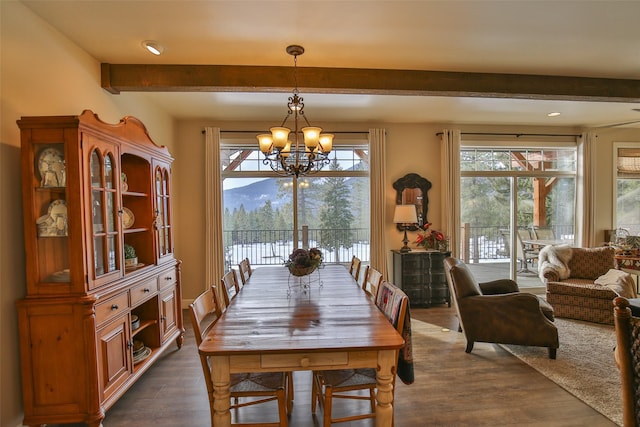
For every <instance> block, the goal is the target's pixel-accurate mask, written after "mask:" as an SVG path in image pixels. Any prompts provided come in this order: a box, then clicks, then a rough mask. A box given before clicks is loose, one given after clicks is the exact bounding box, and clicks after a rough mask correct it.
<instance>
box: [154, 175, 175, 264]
mask: <svg viewBox="0 0 640 427" xmlns="http://www.w3.org/2000/svg"><path fill="white" fill-rule="evenodd" d="M169 178H170V175H169V169H168V168H167V167H162V166H157V167H156V168H155V187H156V188H155V192H156V210H155V215H156V216H155V228H156V239H157V243H158V256H159V258H162V257H164V256H167V255H169V254H171V253H173V242H172V240H171V218H170V206H171V192H170V180H169Z"/></svg>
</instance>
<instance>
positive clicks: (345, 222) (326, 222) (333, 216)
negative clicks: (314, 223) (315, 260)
mask: <svg viewBox="0 0 640 427" xmlns="http://www.w3.org/2000/svg"><path fill="white" fill-rule="evenodd" d="M330 169H331V170H332V171H337V170H340V166H339V165H338V162H337V161H335V160H334V161H333V162H332V163H331V167H330ZM324 181H325V182H324V184H325V185H324V197H323V206H322V210H321V211H320V229H321V231H320V242H319V246H320V247H321V248H322V249H324V250H326V251H328V252H333V251H336V257H335V260H336V262H340V252H339V249H340V248H341V247H343V248H350V247H351V246H353V231H352V229H351V225H352V224H353V220H354V218H353V214H352V213H351V209H350V205H351V203H350V194H349V193H350V191H349V186H348V185H347V183H346V178H344V177H331V178H325V179H324Z"/></svg>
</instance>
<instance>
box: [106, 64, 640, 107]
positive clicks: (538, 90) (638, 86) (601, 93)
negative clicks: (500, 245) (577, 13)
mask: <svg viewBox="0 0 640 427" xmlns="http://www.w3.org/2000/svg"><path fill="white" fill-rule="evenodd" d="M101 68H102V70H101V71H102V75H101V84H102V87H103V88H104V89H105V90H107V91H108V92H110V93H113V94H118V93H120V92H290V91H291V89H292V87H293V83H294V80H293V69H292V67H275V66H274V67H272V66H242V65H237V66H236V65H153V64H108V63H103V64H101ZM298 82H299V83H302V84H299V89H300V91H301V92H304V93H332V94H335V93H337V94H365V95H408V96H412V95H413V96H455V97H485V98H520V99H538V100H545V99H548V100H572V101H606V102H640V80H631V79H607V78H593V77H569V76H543V75H531V74H492V73H467V72H449V71H419V70H387V69H365V68H317V67H298Z"/></svg>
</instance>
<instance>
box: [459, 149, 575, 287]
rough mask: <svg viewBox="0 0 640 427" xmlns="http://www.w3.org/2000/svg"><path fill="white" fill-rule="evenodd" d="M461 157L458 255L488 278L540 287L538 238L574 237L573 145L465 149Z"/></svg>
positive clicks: (550, 239) (559, 238)
mask: <svg viewBox="0 0 640 427" xmlns="http://www.w3.org/2000/svg"><path fill="white" fill-rule="evenodd" d="M460 158H461V178H460V188H461V192H460V220H461V221H460V222H461V224H462V233H461V236H462V238H461V246H460V247H461V258H463V259H464V260H465V262H467V263H468V264H469V265H471V266H472V267H473V268H474V269H475V270H476V271H477V272H479V273H482V274H483V275H486V278H487V279H489V278H490V277H491V276H492V275H493V278H499V277H511V278H512V279H514V280H518V282H519V283H527V285H528V286H537V285H541V283H540V281H539V279H538V277H537V260H538V253H539V250H540V248H541V247H542V246H543V245H542V244H541V242H542V241H543V240H544V241H545V242H546V243H548V242H550V241H552V240H553V241H559V240H561V239H563V238H566V239H567V240H568V239H573V229H574V212H575V209H574V207H575V148H571V149H566V148H544V149H533V148H513V147H511V148H508V147H493V148H488V147H463V148H462V149H461V157H460ZM541 237H543V238H541ZM536 240H540V242H536Z"/></svg>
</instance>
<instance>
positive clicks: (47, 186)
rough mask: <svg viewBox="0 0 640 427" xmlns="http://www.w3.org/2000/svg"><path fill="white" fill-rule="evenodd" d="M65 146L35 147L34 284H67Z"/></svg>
mask: <svg viewBox="0 0 640 427" xmlns="http://www.w3.org/2000/svg"><path fill="white" fill-rule="evenodd" d="M64 148H65V147H64V143H60V144H36V145H35V146H34V154H35V156H36V159H35V160H36V161H35V170H34V171H33V172H34V173H33V175H34V177H33V181H32V182H33V184H34V186H35V188H34V204H35V207H36V209H37V211H36V215H35V216H36V220H35V227H36V233H37V239H36V256H37V278H36V279H37V281H38V282H41V283H42V282H44V283H66V282H69V281H70V280H71V278H70V271H69V265H70V263H69V224H68V223H67V218H68V217H67V185H66V164H65V151H64Z"/></svg>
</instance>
